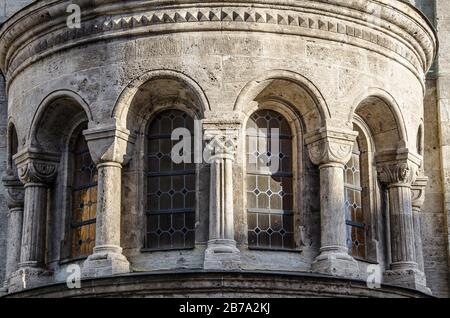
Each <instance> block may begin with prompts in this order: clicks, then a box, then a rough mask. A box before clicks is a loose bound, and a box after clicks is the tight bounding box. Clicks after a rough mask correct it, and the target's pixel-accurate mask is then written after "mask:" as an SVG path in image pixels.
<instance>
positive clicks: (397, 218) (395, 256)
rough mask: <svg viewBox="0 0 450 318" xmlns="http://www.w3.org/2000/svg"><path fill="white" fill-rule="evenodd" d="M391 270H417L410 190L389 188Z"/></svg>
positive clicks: (395, 186)
mask: <svg viewBox="0 0 450 318" xmlns="http://www.w3.org/2000/svg"><path fill="white" fill-rule="evenodd" d="M389 205H390V206H389V212H390V221H391V227H390V228H391V253H392V264H391V268H392V269H409V268H411V269H417V263H416V261H415V246H414V232H413V216H412V205H411V188H410V187H409V186H403V185H392V186H390V187H389Z"/></svg>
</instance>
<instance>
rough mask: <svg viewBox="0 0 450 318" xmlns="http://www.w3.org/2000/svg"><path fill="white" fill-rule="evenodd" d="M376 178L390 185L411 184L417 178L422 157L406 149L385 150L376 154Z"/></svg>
mask: <svg viewBox="0 0 450 318" xmlns="http://www.w3.org/2000/svg"><path fill="white" fill-rule="evenodd" d="M375 161H376V163H377V171H378V178H379V180H380V182H381V183H383V184H385V185H386V186H388V187H391V186H411V184H412V183H414V182H415V180H416V178H417V171H418V169H419V167H420V165H421V163H422V157H421V156H419V155H416V154H414V153H411V152H409V150H408V149H399V150H393V151H387V152H383V153H379V154H377V155H376V158H375Z"/></svg>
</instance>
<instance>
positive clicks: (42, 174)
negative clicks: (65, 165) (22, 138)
mask: <svg viewBox="0 0 450 318" xmlns="http://www.w3.org/2000/svg"><path fill="white" fill-rule="evenodd" d="M13 159H14V161H15V163H16V165H17V173H18V177H19V179H20V181H21V182H22V183H23V184H25V185H26V184H28V183H43V184H46V185H49V184H51V183H52V182H53V181H54V180H55V178H56V175H57V173H58V166H59V161H60V155H59V154H55V153H46V152H41V151H38V150H36V149H31V148H26V149H24V150H23V151H21V152H19V153H18V154H16V155H15V156H14V157H13Z"/></svg>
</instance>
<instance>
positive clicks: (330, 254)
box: [311, 251, 360, 278]
mask: <svg viewBox="0 0 450 318" xmlns="http://www.w3.org/2000/svg"><path fill="white" fill-rule="evenodd" d="M311 269H312V271H313V272H314V273H320V274H325V275H331V276H339V277H348V278H357V277H359V276H360V275H359V266H358V262H357V261H356V260H355V259H354V258H353V257H352V256H350V255H349V254H348V253H346V252H343V251H323V252H322V253H321V254H320V255H319V256H317V257H316V259H315V261H314V263H313V264H312V266H311Z"/></svg>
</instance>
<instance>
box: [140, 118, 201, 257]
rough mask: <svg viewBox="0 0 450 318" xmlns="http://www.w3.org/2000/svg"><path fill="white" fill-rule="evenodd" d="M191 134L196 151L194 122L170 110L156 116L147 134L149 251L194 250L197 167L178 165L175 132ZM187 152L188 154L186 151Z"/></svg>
mask: <svg viewBox="0 0 450 318" xmlns="http://www.w3.org/2000/svg"><path fill="white" fill-rule="evenodd" d="M177 128H185V129H187V130H188V131H189V132H190V136H191V139H190V140H189V142H190V144H191V149H193V136H194V120H193V118H192V117H190V116H189V115H188V114H186V113H185V112H182V111H179V110H168V111H164V112H162V113H159V114H158V115H156V117H155V118H154V120H153V121H152V122H151V123H150V125H149V128H148V133H147V171H146V177H147V208H146V214H147V235H146V248H147V249H150V250H171V249H184V248H193V247H194V244H195V206H196V204H195V202H196V191H195V186H196V168H195V164H194V163H193V162H194V158H193V153H192V152H191V154H190V156H191V160H190V161H191V163H189V162H182V163H175V162H174V161H173V160H172V156H171V153H172V148H173V147H174V145H175V144H177V143H179V142H180V141H172V140H171V135H172V131H173V130H174V129H177ZM185 151H187V150H186V149H185Z"/></svg>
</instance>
